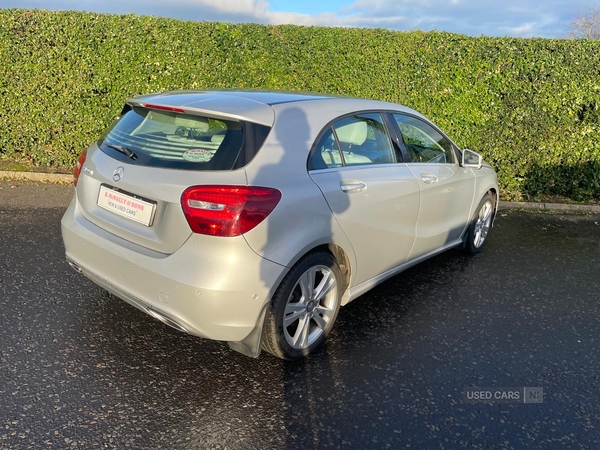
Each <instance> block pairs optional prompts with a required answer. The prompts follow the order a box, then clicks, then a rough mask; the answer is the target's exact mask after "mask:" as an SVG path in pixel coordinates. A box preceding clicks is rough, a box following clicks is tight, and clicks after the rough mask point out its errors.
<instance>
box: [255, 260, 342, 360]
mask: <svg viewBox="0 0 600 450" xmlns="http://www.w3.org/2000/svg"><path fill="white" fill-rule="evenodd" d="M341 289H342V274H341V271H340V268H339V266H338V264H337V262H336V260H335V258H334V257H333V256H332V255H331V254H329V253H325V252H319V253H313V254H310V255H308V256H306V257H305V258H303V259H301V260H300V261H299V262H298V263H297V264H296V265H295V266H294V267H293V268H292V269H291V270H290V272H289V273H288V275H287V276H286V277H285V278H284V279H283V281H282V282H281V285H280V286H279V288H278V289H277V291H276V292H275V295H274V296H273V299H272V301H271V307H270V309H269V311H268V313H267V317H266V319H265V328H264V332H263V340H262V348H263V349H264V350H266V351H268V352H269V353H271V354H273V355H275V356H277V357H279V358H283V359H288V360H294V359H300V358H302V357H304V356H306V355H308V354H309V353H311V352H312V351H313V350H315V349H316V348H317V347H318V346H319V345H321V344H322V343H323V342H324V341H325V338H326V337H327V335H328V334H329V331H330V330H331V328H332V327H333V324H334V322H335V319H336V317H337V314H338V311H339V308H340V298H341Z"/></svg>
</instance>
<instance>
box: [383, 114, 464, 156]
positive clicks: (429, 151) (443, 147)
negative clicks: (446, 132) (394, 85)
mask: <svg viewBox="0 0 600 450" xmlns="http://www.w3.org/2000/svg"><path fill="white" fill-rule="evenodd" d="M394 119H395V120H396V123H397V124H398V128H399V129H400V132H401V133H402V138H403V139H404V144H405V145H406V149H407V150H408V153H409V154H410V157H411V160H412V162H419V163H434V164H454V161H455V159H454V151H453V149H452V143H451V142H450V141H449V140H448V139H446V138H445V137H444V136H442V135H441V134H440V133H439V132H438V131H437V130H436V129H435V128H433V127H432V126H431V125H429V124H427V123H425V122H423V121H422V120H420V119H417V118H415V117H412V116H405V115H403V114H394Z"/></svg>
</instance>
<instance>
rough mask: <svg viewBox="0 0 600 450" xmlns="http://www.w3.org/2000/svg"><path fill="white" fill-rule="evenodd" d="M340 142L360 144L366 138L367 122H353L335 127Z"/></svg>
mask: <svg viewBox="0 0 600 450" xmlns="http://www.w3.org/2000/svg"><path fill="white" fill-rule="evenodd" d="M335 132H336V134H337V137H338V139H339V141H340V142H344V143H346V144H352V145H362V144H363V143H364V142H365V141H366V140H367V122H363V121H360V122H353V123H349V124H348V125H342V126H341V127H339V128H336V129H335Z"/></svg>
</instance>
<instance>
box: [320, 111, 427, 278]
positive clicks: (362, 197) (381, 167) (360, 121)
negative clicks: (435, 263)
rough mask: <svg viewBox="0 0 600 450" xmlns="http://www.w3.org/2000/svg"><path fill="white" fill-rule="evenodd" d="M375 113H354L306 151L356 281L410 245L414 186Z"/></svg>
mask: <svg viewBox="0 0 600 450" xmlns="http://www.w3.org/2000/svg"><path fill="white" fill-rule="evenodd" d="M396 150H399V149H397V148H395V146H394V145H393V144H392V141H391V139H390V135H389V133H388V130H387V127H386V125H385V121H384V118H383V116H382V115H381V114H379V113H360V114H353V115H351V116H347V117H344V118H341V119H339V120H338V121H336V122H335V123H333V125H332V126H330V127H328V128H327V129H326V130H324V132H323V133H322V135H321V137H320V139H319V140H318V142H317V145H316V146H315V148H314V149H313V152H312V153H311V158H310V161H309V171H310V176H311V177H312V179H313V180H314V182H315V183H316V184H317V185H318V186H319V188H320V189H321V191H322V192H323V195H324V196H325V199H326V200H327V203H328V204H329V207H330V208H331V210H332V212H333V214H334V217H335V219H336V220H337V221H338V223H339V224H340V226H341V228H342V229H343V230H344V232H345V234H346V235H347V237H348V239H349V240H350V242H351V244H352V246H353V248H354V252H355V254H356V260H357V267H356V272H355V273H356V283H361V282H363V281H366V280H368V279H370V278H372V277H374V276H376V275H378V274H380V273H382V272H385V271H386V270H389V269H391V268H393V267H396V266H398V265H399V264H402V263H403V262H405V261H406V260H407V258H408V256H409V254H410V250H411V248H412V246H413V243H414V241H415V231H416V228H415V227H416V221H417V215H418V212H419V184H418V181H417V180H416V178H415V176H414V175H413V173H412V172H411V171H410V169H409V168H408V167H407V165H406V164H405V163H404V162H402V161H401V159H400V162H398V159H397V157H400V158H401V155H400V154H399V151H396Z"/></svg>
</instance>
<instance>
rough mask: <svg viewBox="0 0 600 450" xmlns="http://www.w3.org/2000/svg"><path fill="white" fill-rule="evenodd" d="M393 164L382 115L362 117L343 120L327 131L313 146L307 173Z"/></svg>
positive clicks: (393, 160) (344, 118)
mask: <svg viewBox="0 0 600 450" xmlns="http://www.w3.org/2000/svg"><path fill="white" fill-rule="evenodd" d="M394 162H396V160H395V157H394V150H393V147H392V142H391V140H390V137H389V135H388V132H387V129H386V127H385V124H384V122H383V118H382V117H381V114H378V113H365V114H355V115H352V116H347V117H343V118H342V119H340V120H338V121H336V122H335V123H334V124H333V126H331V127H329V128H328V129H327V130H326V131H325V133H324V134H323V135H322V137H321V138H320V139H319V141H318V142H317V144H316V145H315V148H314V150H313V153H312V155H311V157H310V160H309V162H308V169H309V170H314V169H326V168H331V167H341V166H356V165H368V164H386V163H394Z"/></svg>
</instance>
